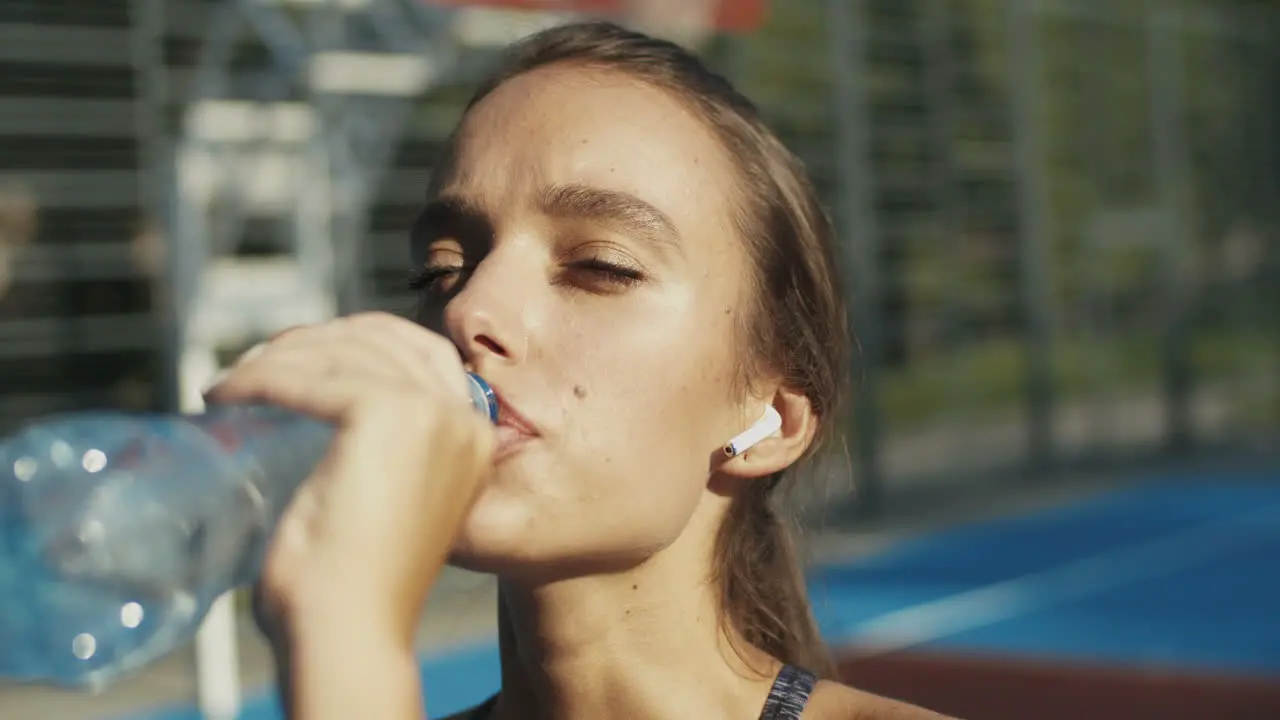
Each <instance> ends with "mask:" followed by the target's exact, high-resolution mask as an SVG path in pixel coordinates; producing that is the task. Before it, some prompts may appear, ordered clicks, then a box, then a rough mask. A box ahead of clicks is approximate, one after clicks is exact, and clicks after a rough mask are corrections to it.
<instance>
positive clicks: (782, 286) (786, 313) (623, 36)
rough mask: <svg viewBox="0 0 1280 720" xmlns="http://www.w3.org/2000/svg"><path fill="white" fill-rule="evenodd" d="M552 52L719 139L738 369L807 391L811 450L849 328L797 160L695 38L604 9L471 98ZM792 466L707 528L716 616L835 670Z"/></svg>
mask: <svg viewBox="0 0 1280 720" xmlns="http://www.w3.org/2000/svg"><path fill="white" fill-rule="evenodd" d="M553 64H580V65H583V66H587V67H596V68H600V69H603V70H607V71H613V72H619V73H623V74H626V75H629V76H631V77H634V78H636V79H638V80H640V81H642V82H646V83H650V84H651V85H653V86H655V87H658V88H661V89H664V90H666V91H668V92H671V93H673V94H674V95H676V96H677V97H679V98H681V99H683V100H684V101H685V102H687V103H689V105H690V107H691V108H692V109H694V110H695V111H697V113H698V114H699V115H700V116H701V117H702V119H703V120H704V121H705V122H706V123H707V125H708V127H710V128H711V129H712V130H713V131H714V132H715V134H716V136H717V137H718V138H719V139H720V141H721V142H722V143H723V144H724V146H725V150H726V151H727V154H728V156H729V157H730V158H732V159H733V162H734V163H735V164H736V165H737V169H738V173H739V176H740V178H739V180H740V183H739V184H740V188H739V196H740V201H739V203H738V207H737V208H736V210H737V212H736V218H735V220H736V224H737V228H738V231H739V233H740V234H741V236H742V239H743V241H744V243H745V245H746V248H747V250H748V253H749V255H750V257H751V259H752V264H753V266H754V268H755V277H754V281H755V282H754V283H753V288H752V290H753V292H752V297H751V298H750V302H749V304H748V308H749V311H748V312H746V313H744V315H743V322H742V333H743V335H744V337H743V343H744V347H745V349H746V350H747V351H748V352H747V355H746V356H747V357H748V358H749V362H748V363H746V364H745V365H744V367H743V368H742V370H743V372H742V381H743V383H744V388H746V387H749V386H750V384H751V382H752V381H753V380H755V379H759V378H762V377H770V378H779V379H781V381H782V382H783V383H784V384H785V385H786V386H788V387H790V388H792V389H794V390H797V391H799V392H802V393H803V394H804V395H805V396H806V397H807V398H808V400H809V402H810V403H811V404H812V407H813V410H814V413H815V414H816V416H817V417H818V419H819V423H820V425H819V437H818V438H817V440H816V441H815V442H814V443H813V445H812V446H811V448H810V454H811V453H812V452H813V450H814V448H816V447H817V446H818V445H819V444H820V442H821V441H823V440H824V439H826V437H827V436H829V435H830V434H831V430H832V427H833V425H834V422H835V415H836V410H837V407H838V405H839V402H840V400H841V399H842V396H843V391H844V378H845V377H846V374H845V373H846V369H847V367H848V364H847V360H846V359H847V356H848V346H849V341H848V338H849V334H848V325H847V319H846V314H845V308H844V304H843V302H842V296H841V293H840V287H839V282H838V278H837V276H836V261H835V257H834V251H835V239H834V237H833V235H834V233H833V232H832V228H831V223H830V221H829V220H828V218H827V216H826V214H825V213H824V212H823V210H822V207H821V205H820V204H819V202H818V197H817V193H816V191H815V190H814V188H813V185H812V184H811V183H810V181H809V178H808V175H807V173H806V172H805V169H804V166H803V165H802V164H801V162H800V161H799V160H798V159H797V158H796V157H795V156H794V155H793V154H792V153H791V152H790V151H788V150H787V149H786V147H784V146H783V144H782V142H781V141H780V140H779V139H778V137H777V136H776V135H774V134H773V132H772V131H770V130H769V128H768V127H767V126H766V125H765V123H764V121H763V120H762V119H761V118H760V114H759V112H758V111H757V110H756V107H755V106H754V105H753V104H752V103H751V101H750V100H748V99H747V98H746V97H744V96H743V95H742V94H741V93H739V92H738V91H737V90H735V89H734V87H733V86H732V85H731V84H730V83H729V82H728V81H727V80H726V79H725V78H723V77H721V76H720V75H718V74H716V73H714V72H712V71H711V70H710V69H708V68H707V67H706V66H705V65H704V64H703V63H702V62H701V61H700V60H699V59H698V58H697V57H696V56H695V55H693V54H692V53H691V52H689V51H688V50H685V49H684V48H682V47H680V46H678V45H676V44H674V43H671V42H667V41H664V40H660V39H656V38H652V37H649V36H647V35H643V34H641V33H637V32H632V31H629V30H626V29H624V28H622V27H619V26H617V25H614V24H611V23H607V22H586V23H576V24H569V25H562V26H558V27H554V28H551V29H549V30H544V31H542V32H539V33H536V34H534V35H531V36H529V37H528V38H526V39H524V40H522V41H520V42H518V43H516V44H515V45H513V46H511V47H510V48H509V49H508V51H507V53H506V55H505V58H504V62H503V64H502V65H501V67H500V68H499V69H498V71H497V72H496V73H495V74H493V75H492V76H491V77H489V79H488V80H487V81H486V82H485V83H484V84H483V85H482V86H481V87H480V88H479V89H478V90H477V91H476V94H475V95H474V97H473V98H472V99H471V102H470V104H469V105H468V106H467V109H468V110H470V109H471V108H472V107H474V106H475V105H476V104H477V103H478V102H480V101H481V100H482V99H484V98H485V97H486V96H488V95H489V94H490V93H491V92H493V91H494V90H495V89H496V88H497V87H498V86H499V85H501V84H502V83H504V82H506V81H507V80H510V79H511V78H514V77H516V76H519V75H522V74H524V73H527V72H530V71H532V70H535V69H538V68H543V67H547V66H549V65H553ZM450 145H452V143H450ZM450 150H451V149H450ZM448 152H449V150H447V151H446V154H448ZM447 162H448V161H447V160H446V163H447ZM791 474H793V471H790V470H789V471H786V472H783V473H778V474H776V475H774V476H773V477H771V478H769V479H767V480H764V481H760V482H756V483H753V484H752V485H750V486H749V487H748V489H747V490H745V491H744V492H742V493H740V494H739V495H737V496H736V497H735V498H734V500H733V502H732V504H731V506H730V510H729V513H728V516H727V517H726V518H725V522H724V524H723V525H722V526H721V528H720V531H719V536H718V537H717V542H716V572H717V580H718V581H719V584H720V588H721V593H722V618H721V620H722V622H724V623H727V625H728V627H729V628H730V629H731V630H732V633H731V637H735V636H736V638H740V639H741V640H742V641H745V642H748V643H750V644H752V645H754V646H756V647H758V648H760V649H762V650H764V651H766V652H768V653H769V654H770V655H772V656H773V657H775V658H777V659H779V660H781V661H783V662H786V663H792V664H796V665H800V666H803V667H807V668H809V669H810V670H812V671H814V672H817V673H819V674H822V675H830V674H831V671H832V665H831V659H830V657H829V656H828V655H827V652H826V649H825V646H824V645H823V643H822V640H821V638H820V637H819V634H818V631H817V627H816V625H815V623H814V620H813V616H812V614H811V613H810V610H809V604H808V598H807V594H806V592H805V585H804V578H803V575H802V573H801V570H800V565H799V562H798V560H797V558H796V555H795V550H794V545H793V542H792V535H791V531H790V528H789V527H788V523H787V522H786V520H785V519H784V517H783V515H782V514H780V513H779V512H778V510H777V509H776V508H775V506H774V502H773V496H774V494H775V491H776V490H777V489H778V487H779V485H781V484H782V482H783V480H784V479H785V476H788V475H791Z"/></svg>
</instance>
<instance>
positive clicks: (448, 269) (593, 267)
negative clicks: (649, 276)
mask: <svg viewBox="0 0 1280 720" xmlns="http://www.w3.org/2000/svg"><path fill="white" fill-rule="evenodd" d="M569 267H570V269H572V270H582V271H586V272H589V273H592V274H594V275H596V276H598V277H600V278H603V279H604V280H605V281H606V282H610V283H615V284H617V285H621V286H624V287H630V286H633V285H637V284H639V283H640V282H642V281H644V279H645V275H644V273H643V272H641V271H640V270H638V269H636V268H633V267H627V266H625V265H618V264H615V263H611V262H606V261H604V260H595V259H592V260H581V261H578V262H576V263H573V264H572V265H570V266H569ZM473 269H474V268H470V267H466V266H463V265H427V266H425V267H421V268H415V269H413V270H411V271H410V272H409V289H410V290H413V291H420V290H426V289H429V288H430V287H431V285H432V283H435V282H436V281H438V280H443V279H445V278H447V277H449V276H450V275H453V274H455V273H463V272H469V271H471V270H473Z"/></svg>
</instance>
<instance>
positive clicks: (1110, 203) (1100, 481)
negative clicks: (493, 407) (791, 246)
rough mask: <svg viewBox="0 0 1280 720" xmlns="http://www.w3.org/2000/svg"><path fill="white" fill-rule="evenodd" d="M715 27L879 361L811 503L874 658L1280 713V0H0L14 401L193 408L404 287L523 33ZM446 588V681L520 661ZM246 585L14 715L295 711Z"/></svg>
mask: <svg viewBox="0 0 1280 720" xmlns="http://www.w3.org/2000/svg"><path fill="white" fill-rule="evenodd" d="M583 14H592V15H604V16H608V17H613V18H616V19H619V20H622V21H625V22H627V23H630V24H632V25H636V26H639V27H642V28H645V29H649V30H651V31H653V32H656V33H658V34H662V35H666V36H668V37H671V38H673V39H677V40H679V41H681V42H683V43H686V44H689V45H691V46H693V47H695V48H697V49H698V50H699V52H701V53H702V54H703V55H704V56H705V57H706V58H707V60H708V61H709V62H710V63H711V64H712V65H714V66H715V67H716V68H718V69H719V70H721V71H722V72H723V73H724V74H726V75H728V76H729V77H730V78H731V79H733V80H734V81H735V82H737V83H738V84H739V85H740V87H741V88H742V89H743V90H744V91H745V92H746V93H747V94H748V95H749V96H750V97H751V98H752V99H754V100H755V101H757V103H759V104H760V106H761V107H762V109H763V111H764V113H765V115H766V116H767V117H768V118H769V119H770V121H771V122H772V124H773V126H774V127H775V128H776V129H777V130H778V131H779V133H780V134H781V135H782V137H783V139H784V140H785V141H786V142H787V143H788V144H789V145H790V147H791V148H792V149H793V150H794V151H795V152H797V153H798V154H799V155H800V156H801V157H802V158H803V159H804V160H805V161H806V162H807V163H808V166H809V168H810V171H811V172H812V174H813V176H814V178H815V179H816V181H817V183H818V185H819V187H820V188H821V190H822V192H823V194H824V197H825V199H826V201H827V203H828V206H829V207H830V209H831V211H832V213H833V215H834V217H835V218H836V220H837V222H838V224H839V226H840V229H841V237H842V251H843V255H842V261H843V263H844V267H845V278H846V281H847V284H848V296H849V304H850V307H851V308H852V310H853V315H854V322H855V328H856V332H857V335H858V338H859V343H860V354H859V357H858V359H857V362H856V366H855V367H853V368H851V372H852V373H853V374H854V376H855V378H856V382H857V384H858V397H857V402H856V403H855V405H854V407H853V408H851V410H850V412H849V415H848V417H847V418H845V419H844V423H843V428H844V447H841V448H836V449H834V450H832V451H831V452H830V453H828V454H827V455H826V456H824V457H823V458H822V459H821V462H820V463H819V465H818V468H817V470H818V472H817V473H816V474H817V478H816V479H815V483H814V484H813V485H811V486H807V487H806V488H803V489H802V490H801V491H800V492H799V493H797V497H796V498H795V500H796V509H797V516H798V517H799V519H800V521H801V524H802V525H803V526H804V529H805V531H806V533H805V534H806V536H807V539H808V541H809V542H808V544H807V547H808V551H809V554H810V557H811V562H812V573H811V577H812V581H811V583H812V592H813V596H814V603H815V611H816V612H817V614H818V617H819V620H820V622H821V623H822V625H823V627H824V629H825V631H826V633H827V636H828V638H829V639H830V641H831V643H832V645H833V647H835V648H836V649H837V651H838V652H839V654H840V655H841V657H842V658H844V659H845V663H844V669H845V672H846V676H847V679H848V680H849V681H850V682H852V683H854V684H856V685H858V686H860V687H864V688H867V689H870V690H875V691H878V692H883V693H887V694H891V695H894V696H896V697H901V698H904V699H908V700H912V701H915V702H921V703H926V704H929V705H931V706H932V707H934V708H936V709H938V710H942V711H946V712H950V713H955V714H959V715H963V716H965V717H969V718H973V719H974V720H980V719H982V718H1030V717H1034V718H1058V717H1062V718H1067V717H1071V718H1080V717H1088V718H1147V717H1150V718H1214V719H1222V718H1272V719H1273V720H1274V719H1276V718H1280V448H1278V447H1277V440H1278V439H1280V202H1277V198H1278V197H1280V194H1278V193H1280V4H1277V3H1274V2H1266V1H1263V0H1145V1H1144V0H772V1H771V2H766V0H683V1H682V0H559V1H556V0H524V1H523V2H521V1H519V0H489V1H471V2H467V1H466V0H432V1H431V2H427V1H426V0H0V430H2V431H8V430H12V429H13V428H15V427H17V426H18V425H20V424H21V423H23V422H24V421H28V420H31V419H34V418H37V417H40V416H42V415H46V414H48V413H53V412H59V411H64V410H73V409H82V408H103V407H113V408H126V409H131V410H172V409H183V410H194V409H197V408H198V404H199V390H200V388H201V387H203V385H204V383H206V382H208V380H209V378H210V377H212V375H213V373H214V372H216V370H217V369H218V368H219V367H221V366H223V365H224V364H225V363H227V362H228V361H230V360H231V359H233V358H234V357H235V356H236V355H237V354H238V353H239V352H241V351H242V350H243V349H245V348H247V347H248V346H250V345H252V344H253V343H255V342H257V341H259V340H260V339H262V338H264V337H267V336H269V335H271V334H273V333H275V332H277V331H279V330H281V329H283V328H285V327H288V326H291V325H295V324H299V323H306V322H316V321H321V320H324V319H326V318H329V317H332V316H334V315H337V314H344V313H348V312H352V311H357V310H364V309H383V310H390V311H394V312H400V311H406V310H408V309H409V308H410V307H411V305H412V298H411V297H410V295H409V293H408V291H407V289H406V287H405V275H406V269H407V267H408V253H407V243H406V239H407V229H408V227H409V225H410V223H411V222H412V220H413V219H414V217H415V215H416V212H417V209H418V207H419V205H420V203H421V202H422V200H423V198H424V194H425V190H426V184H427V179H428V177H429V175H430V173H431V169H432V165H433V163H434V162H435V160H436V158H437V157H438V155H439V152H440V148H441V145H442V142H443V139H444V137H445V135H446V133H447V132H448V131H449V130H450V129H451V127H452V126H453V124H454V123H455V122H456V120H457V119H458V117H459V114H460V112H461V108H462V105H463V103H464V102H465V101H466V99H467V98H468V96H469V95H470V92H471V90H472V88H473V86H474V85H475V84H476V82H478V80H479V79H480V78H481V77H483V75H484V73H485V71H486V70H487V69H488V68H490V67H491V66H492V63H493V60H494V58H495V57H496V55H497V53H498V51H499V50H500V49H501V47H502V46H503V45H504V44H506V43H507V42H510V41H511V40H514V39H516V38H518V37H521V36H522V35H525V34H527V33H529V32H532V31H534V30H537V29H539V28H542V27H546V26H548V25H552V24H555V23H559V22H563V21H565V20H567V19H571V18H575V17H580V16H582V15H583ZM492 598H493V587H492V583H491V581H490V580H489V579H487V578H483V577H478V576H471V575H468V574H465V573H461V572H451V573H449V574H448V575H447V576H446V577H445V578H444V579H443V580H442V581H441V583H440V587H439V588H438V590H437V593H436V597H435V598H434V599H433V602H432V605H431V609H430V610H429V612H428V616H427V617H426V618H425V619H424V624H423V631H422V649H423V657H424V670H423V672H424V677H425V678H426V684H427V692H428V694H429V696H430V697H431V698H432V708H433V712H447V711H451V710H454V709H459V708H461V707H463V706H465V705H466V704H467V703H470V702H475V701H478V700H480V699H483V698H484V697H485V696H486V695H487V694H488V693H489V692H491V691H492V690H493V689H494V688H495V687H496V686H497V676H496V664H495V660H494V654H493V647H492V631H493V617H492V616H493V612H492V610H493V604H492V603H493V600H492ZM242 614H243V607H242V604H239V605H238V604H237V603H235V602H231V601H228V602H227V603H225V604H224V605H223V606H222V607H220V608H219V610H218V612H216V613H215V614H214V616H213V617H212V619H211V621H210V624H209V626H208V627H207V628H206V630H205V632H204V633H203V634H202V636H201V638H200V641H199V642H198V643H197V644H196V646H195V647H193V648H192V649H191V651H190V652H184V653H179V655H178V656H177V657H174V658H171V659H170V660H168V661H166V662H164V663H161V664H160V665H158V666H156V667H155V668H153V669H150V670H148V671H146V672H144V673H141V674H140V675H139V676H137V677H135V678H133V679H130V680H128V681H126V682H124V683H122V684H121V685H119V686H117V687H115V688H112V689H109V690H107V691H105V692H103V693H100V694H98V695H94V696H86V695H76V694H66V693H58V692H53V691H49V690H44V689H38V688H6V687H0V716H3V717H5V718H65V719H68V720H74V719H76V718H103V717H113V718H138V719H142V718H147V719H148V720H150V719H152V718H155V719H158V718H199V717H208V718H215V719H217V720H223V719H228V718H234V717H244V718H268V717H276V716H277V715H276V710H275V708H274V705H273V704H272V702H271V701H270V697H269V695H268V690H267V686H268V683H269V681H270V673H269V666H268V663H267V660H266V654H265V652H264V650H263V648H262V645H261V643H260V641H259V640H258V639H257V637H256V635H255V634H254V632H253V630H252V629H251V623H249V622H247V621H246V620H245V619H244V617H243V616H242Z"/></svg>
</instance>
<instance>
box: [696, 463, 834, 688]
mask: <svg viewBox="0 0 1280 720" xmlns="http://www.w3.org/2000/svg"><path fill="white" fill-rule="evenodd" d="M781 480H782V473H778V474H777V475H774V476H773V477H772V478H768V479H764V478H762V479H760V480H757V481H755V483H754V484H753V485H752V486H751V487H750V488H748V489H746V490H745V491H744V492H742V493H741V494H740V495H738V496H737V497H735V498H734V499H733V501H732V503H731V505H730V507H729V512H728V514H727V515H726V517H725V519H724V522H723V524H722V525H721V526H720V532H719V536H718V537H717V538H716V555H715V557H716V565H715V567H716V568H717V576H718V577H717V580H718V581H719V586H720V592H721V609H722V613H723V614H722V617H721V622H722V623H724V624H725V630H726V631H727V632H728V634H729V637H730V638H731V640H733V641H734V642H735V649H736V650H737V652H738V655H739V657H743V652H742V648H741V643H745V644H747V645H750V646H754V647H757V648H759V649H761V650H763V651H765V652H766V653H768V654H769V655H770V656H772V657H774V658H776V659H778V660H780V661H782V662H784V663H788V664H791V665H798V666H800V667H803V668H805V669H807V670H809V671H810V672H813V673H815V674H817V675H818V676H819V677H834V675H835V667H834V663H833V661H832V659H831V656H830V654H829V653H828V652H827V649H826V646H825V645H824V644H823V642H822V638H821V636H820V634H819V633H818V627H817V623H816V622H815V621H814V618H813V613H812V612H811V611H810V609H809V602H808V593H807V591H806V589H805V582H804V574H803V572H802V571H801V568H800V563H799V560H798V558H797V557H796V551H795V543H794V541H793V532H792V529H791V527H790V524H789V523H788V522H787V521H786V520H784V519H783V517H782V516H781V515H780V514H779V512H778V511H777V509H776V508H775V507H774V504H773V499H772V497H771V495H772V493H773V488H774V487H775V486H776V485H778V483H779V482H780V481H781ZM744 659H745V658H744Z"/></svg>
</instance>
